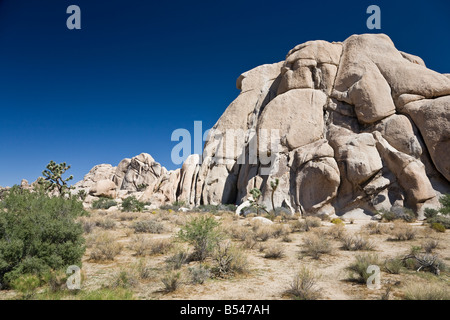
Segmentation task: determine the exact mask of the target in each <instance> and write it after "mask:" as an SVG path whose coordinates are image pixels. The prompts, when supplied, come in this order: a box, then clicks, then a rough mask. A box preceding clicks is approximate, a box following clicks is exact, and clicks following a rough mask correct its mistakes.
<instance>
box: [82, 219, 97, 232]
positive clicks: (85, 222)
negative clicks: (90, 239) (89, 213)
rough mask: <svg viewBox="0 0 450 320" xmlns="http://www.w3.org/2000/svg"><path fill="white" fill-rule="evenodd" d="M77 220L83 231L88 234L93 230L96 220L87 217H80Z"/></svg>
mask: <svg viewBox="0 0 450 320" xmlns="http://www.w3.org/2000/svg"><path fill="white" fill-rule="evenodd" d="M79 222H80V223H81V225H82V227H83V231H84V233H86V234H90V233H92V231H93V230H94V227H95V226H96V222H95V221H91V220H89V219H86V218H84V219H80V220H79Z"/></svg>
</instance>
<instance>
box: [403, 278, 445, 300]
mask: <svg viewBox="0 0 450 320" xmlns="http://www.w3.org/2000/svg"><path fill="white" fill-rule="evenodd" d="M404 299H405V300H450V290H449V288H448V286H446V285H445V284H437V283H427V284H422V283H415V282H414V283H410V284H408V286H407V287H406V289H405V294H404Z"/></svg>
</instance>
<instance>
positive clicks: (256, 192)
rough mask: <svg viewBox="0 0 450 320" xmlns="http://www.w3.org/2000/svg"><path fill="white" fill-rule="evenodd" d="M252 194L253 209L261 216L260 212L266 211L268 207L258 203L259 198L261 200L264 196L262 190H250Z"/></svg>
mask: <svg viewBox="0 0 450 320" xmlns="http://www.w3.org/2000/svg"><path fill="white" fill-rule="evenodd" d="M250 194H251V195H252V198H253V199H249V201H250V204H251V205H252V207H253V208H255V209H256V214H257V215H259V210H261V209H262V210H264V211H266V207H265V206H264V205H263V204H259V203H258V201H259V198H261V196H262V192H261V190H259V189H258V188H253V189H252V190H250Z"/></svg>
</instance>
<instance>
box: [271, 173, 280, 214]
mask: <svg viewBox="0 0 450 320" xmlns="http://www.w3.org/2000/svg"><path fill="white" fill-rule="evenodd" d="M279 183H280V180H279V179H278V178H276V179H275V181H271V182H270V187H271V188H272V197H271V200H272V210H273V212H274V213H275V202H274V201H273V196H274V195H275V191H276V190H277V188H278V184H279Z"/></svg>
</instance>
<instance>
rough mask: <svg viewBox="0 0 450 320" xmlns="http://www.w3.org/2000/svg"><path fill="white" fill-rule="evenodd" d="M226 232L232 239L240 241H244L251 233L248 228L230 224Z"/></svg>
mask: <svg viewBox="0 0 450 320" xmlns="http://www.w3.org/2000/svg"><path fill="white" fill-rule="evenodd" d="M225 230H226V233H228V234H229V235H230V236H231V238H233V239H235V240H240V241H244V240H245V238H246V237H247V235H248V233H249V232H250V230H249V229H248V228H246V227H244V226H241V225H237V224H230V225H229V226H228V227H227V228H226V229H225Z"/></svg>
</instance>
